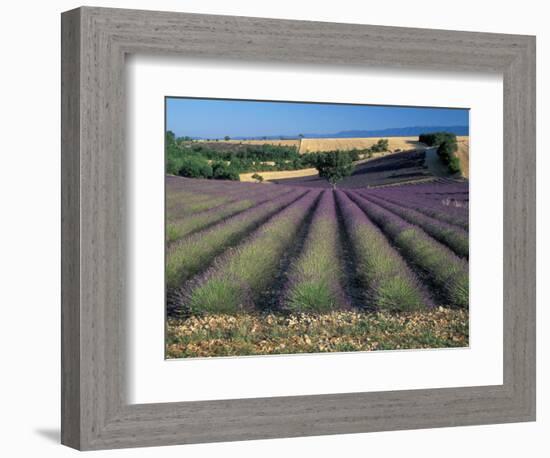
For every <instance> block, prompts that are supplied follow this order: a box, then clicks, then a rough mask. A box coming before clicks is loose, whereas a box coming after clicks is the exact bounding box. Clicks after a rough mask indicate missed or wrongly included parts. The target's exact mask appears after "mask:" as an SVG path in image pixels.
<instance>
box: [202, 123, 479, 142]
mask: <svg viewBox="0 0 550 458" xmlns="http://www.w3.org/2000/svg"><path fill="white" fill-rule="evenodd" d="M438 131H445V132H452V133H453V134H455V135H469V128H468V126H412V127H390V128H388V129H375V130H343V131H341V132H336V133H330V134H315V133H306V132H303V136H304V138H354V137H413V136H417V135H420V134H424V133H428V132H438ZM194 138H199V137H194ZM231 138H232V139H234V140H278V139H283V140H292V139H296V138H299V134H296V135H266V136H257V137H231Z"/></svg>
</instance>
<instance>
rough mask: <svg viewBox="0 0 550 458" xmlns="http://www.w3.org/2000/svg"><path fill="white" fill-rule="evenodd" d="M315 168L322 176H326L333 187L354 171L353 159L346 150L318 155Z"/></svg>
mask: <svg viewBox="0 0 550 458" xmlns="http://www.w3.org/2000/svg"><path fill="white" fill-rule="evenodd" d="M315 168H316V169H317V171H318V172H319V176H320V177H321V178H325V179H326V180H327V181H328V182H329V183H330V184H331V185H332V186H333V187H335V186H336V183H338V182H339V181H341V180H342V179H344V178H345V177H347V176H350V175H351V174H352V172H353V161H352V158H351V156H350V155H349V154H348V153H347V152H346V151H329V152H327V153H322V154H319V155H318V156H317V161H316V163H315Z"/></svg>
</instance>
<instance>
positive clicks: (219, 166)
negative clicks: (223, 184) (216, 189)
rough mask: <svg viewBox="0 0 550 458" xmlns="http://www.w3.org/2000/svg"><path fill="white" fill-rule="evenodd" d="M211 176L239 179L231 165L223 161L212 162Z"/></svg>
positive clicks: (221, 178)
mask: <svg viewBox="0 0 550 458" xmlns="http://www.w3.org/2000/svg"><path fill="white" fill-rule="evenodd" d="M212 178H214V179H216V180H234V181H239V172H238V171H237V169H236V168H235V167H234V166H233V165H227V163H225V162H214V163H213V164H212Z"/></svg>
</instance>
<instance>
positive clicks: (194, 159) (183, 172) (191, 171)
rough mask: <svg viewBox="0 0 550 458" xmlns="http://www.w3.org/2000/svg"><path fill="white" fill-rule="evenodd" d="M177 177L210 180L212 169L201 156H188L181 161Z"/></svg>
mask: <svg viewBox="0 0 550 458" xmlns="http://www.w3.org/2000/svg"><path fill="white" fill-rule="evenodd" d="M178 175H180V176H182V177H189V178H212V167H211V166H210V164H209V163H208V161H207V160H206V159H204V158H203V157H202V156H198V155H188V156H185V157H183V158H182V159H181V166H180V169H179V171H178Z"/></svg>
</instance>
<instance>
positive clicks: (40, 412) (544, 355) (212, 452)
mask: <svg viewBox="0 0 550 458" xmlns="http://www.w3.org/2000/svg"><path fill="white" fill-rule="evenodd" d="M94 3H95V4H96V5H101V6H118V7H126V8H142V9H164V10H174V11H178V10H180V11H189V12H197V13H217V14H232V15H245V16H264V17H273V18H288V19H314V20H324V21H337V22H349V23H354V22H358V23H370V24H381V25H398V26H415V27H432V28H446V29H459V30H472V31H487V32H502V33H525V34H536V35H537V36H538V42H537V47H538V55H539V60H538V64H537V79H538V82H539V87H538V99H537V105H538V120H537V124H538V132H539V134H538V150H539V152H540V154H539V159H538V163H537V166H538V176H539V179H538V203H539V204H538V208H539V213H538V234H543V233H544V232H548V231H549V230H550V228H549V224H548V223H549V221H548V215H547V212H546V213H542V208H543V205H544V202H545V201H546V200H547V199H546V198H547V197H548V193H549V192H550V184H549V180H544V179H543V178H544V175H543V173H542V172H543V171H544V170H545V169H546V167H548V166H549V165H550V164H549V160H548V158H547V156H546V155H545V154H543V152H544V151H545V150H548V145H547V142H545V141H544V140H545V139H544V138H543V133H544V131H543V126H548V123H549V122H550V119H549V116H548V115H549V112H548V109H549V105H548V102H549V100H548V89H547V86H546V87H545V86H543V82H544V81H545V80H546V81H548V80H549V65H550V60H549V59H550V57H549V52H548V45H549V41H550V30H548V27H547V20H546V17H547V14H545V12H544V11H543V5H544V3H543V2H537V1H531V0H524V1H522V2H516V1H514V2H498V3H497V2H479V1H471V0H464V1H462V2H460V4H453V8H450V7H443V6H442V4H441V2H438V1H416V2H408V1H405V0H394V1H391V2H364V1H347V0H340V1H339V2H319V1H314V0H307V1H302V2H297V1H290V0H288V1H287V0H278V1H272V0H270V1H264V2H258V1H252V0H251V1H245V0H233V1H231V2H227V1H223V0H189V1H186V2H182V1H163V0H157V1H155V2H152V1H138V0H134V1H119V2H114V1H100V0H96V1H95V2H94ZM78 5H79V4H78V3H75V2H71V1H55V2H38V1H28V2H19V3H16V2H12V3H9V4H6V5H4V8H3V10H2V18H1V21H2V24H1V25H2V26H1V27H0V34H2V36H1V37H0V38H1V40H0V43H2V45H1V46H2V64H3V65H2V72H0V79H1V83H2V84H1V85H0V88H1V91H2V97H1V99H0V100H1V103H0V110H1V111H0V113H1V119H0V125H1V126H2V136H1V137H0V139H1V140H0V141H1V149H0V151H1V154H2V159H3V162H2V168H1V169H0V170H1V179H0V196H1V199H2V225H1V226H0V228H1V229H0V230H1V231H2V233H1V234H0V259H1V264H0V265H1V269H2V271H1V272H0V274H1V276H0V278H1V279H2V283H1V288H0V296H1V300H0V305H1V309H0V310H1V311H2V320H1V321H0V323H1V325H2V332H0V348H1V349H2V362H3V367H2V376H1V377H0V383H1V390H0V393H1V395H0V396H1V404H0V405H1V406H2V415H1V416H0V418H1V420H0V421H1V422H2V425H1V427H2V432H3V434H2V436H3V437H2V441H1V443H0V450H1V451H2V452H3V454H4V455H6V456H32V455H35V456H36V455H39V456H42V457H50V456H69V455H75V454H76V452H74V451H72V450H69V449H66V448H63V447H61V446H59V445H58V444H57V442H58V440H59V439H58V437H59V431H58V425H59V416H60V414H59V372H60V367H59V350H60V349H59V340H60V338H59V308H60V307H59V297H60V287H59V283H60V276H59V270H60V261H59V250H60V242H59V231H60V225H59V217H60V212H59V192H60V187H59V181H60V176H59V119H60V115H59V86H60V83H59V24H60V19H59V13H60V12H61V11H62V10H66V9H70V8H73V7H76V6H78ZM538 247H539V255H538V265H539V270H538V275H539V282H538V284H539V288H538V289H539V291H538V293H539V294H538V298H539V301H538V302H539V309H538V313H537V328H538V352H537V353H538V354H537V356H538V360H539V366H538V367H539V370H538V387H539V390H538V398H537V404H538V421H537V422H536V423H526V424H509V425H488V426H472V427H460V428H443V429H436V430H418V431H403V432H388V433H372V434H354V435H341V436H330V437H315V438H297V439H279V440H269V441H250V442H239V443H222V444H206V445H193V446H185V447H166V448H155V449H140V450H123V451H106V452H100V453H98V456H151V457H157V456H161V457H162V456H181V454H183V453H185V454H186V456H188V457H199V456H201V457H204V456H205V457H217V456H225V457H233V456H235V457H237V456H238V457H257V456H259V455H261V456H273V457H275V456H277V457H280V456H285V455H286V456H304V455H307V456H309V455H315V456H318V457H321V456H323V457H324V456H326V457H329V456H331V457H332V456H338V455H345V456H350V455H351V456H353V455H361V456H364V455H365V454H366V453H368V454H372V455H374V456H377V455H378V456H380V455H383V456H388V457H393V456H407V457H422V458H426V457H436V456H437V457H440V456H445V457H461V458H464V457H469V456H478V455H480V456H483V455H488V456H499V457H514V458H516V457H518V456H529V457H543V456H547V455H548V448H550V447H549V446H548V435H547V433H548V430H549V428H550V420H548V414H549V412H550V403H549V397H548V395H547V392H548V388H546V389H545V387H544V385H545V384H546V386H547V385H548V375H549V370H550V366H549V364H550V361H549V360H548V351H547V348H548V345H549V341H548V335H547V333H548V329H549V325H550V320H549V315H548V313H547V312H546V311H545V310H544V309H543V304H544V303H548V302H549V301H550V297H549V294H548V288H547V287H546V288H544V286H545V285H544V279H545V277H546V278H548V275H549V271H548V263H547V260H548V255H549V254H550V253H549V249H548V248H549V245H548V238H547V237H546V238H545V237H543V236H539V240H538ZM544 258H546V261H543V259H544ZM488 274H490V273H488ZM543 330H546V334H545V333H543ZM545 433H546V434H545Z"/></svg>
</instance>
